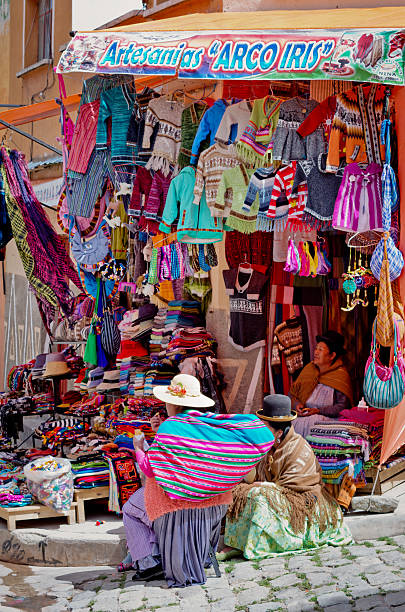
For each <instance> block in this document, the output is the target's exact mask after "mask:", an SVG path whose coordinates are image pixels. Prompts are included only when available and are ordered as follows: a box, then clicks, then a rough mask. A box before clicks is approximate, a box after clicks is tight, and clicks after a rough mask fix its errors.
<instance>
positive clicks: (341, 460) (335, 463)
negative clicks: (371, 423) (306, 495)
mask: <svg viewBox="0 0 405 612" xmlns="http://www.w3.org/2000/svg"><path fill="white" fill-rule="evenodd" d="M307 440H308V442H309V444H310V445H311V446H312V449H313V451H314V453H315V455H316V457H317V459H318V462H319V464H320V466H321V468H322V477H323V480H324V482H326V483H327V484H340V483H341V482H342V480H343V478H344V477H345V475H346V474H347V475H348V476H350V477H351V478H353V479H354V481H355V484H356V485H358V486H361V485H364V484H365V474H364V463H365V461H368V458H369V453H370V443H369V439H368V433H367V428H366V427H364V426H363V425H361V424H359V423H353V422H350V421H347V422H344V423H343V422H342V421H341V420H337V419H336V420H328V421H322V422H320V423H315V425H314V426H313V427H312V428H311V431H310V435H309V436H308V437H307Z"/></svg>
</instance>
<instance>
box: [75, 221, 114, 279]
mask: <svg viewBox="0 0 405 612" xmlns="http://www.w3.org/2000/svg"><path fill="white" fill-rule="evenodd" d="M109 253H110V236H109V232H108V227H107V225H106V224H105V223H103V224H102V225H100V227H99V228H98V230H97V233H96V234H95V235H94V236H91V238H86V239H83V238H82V237H81V235H80V232H79V231H77V232H76V233H75V234H74V236H73V239H72V254H73V257H74V258H75V260H76V262H77V264H78V265H79V266H80V268H84V269H85V270H87V271H91V270H98V268H99V266H100V265H101V264H102V262H103V261H105V259H106V258H107V256H108V255H109Z"/></svg>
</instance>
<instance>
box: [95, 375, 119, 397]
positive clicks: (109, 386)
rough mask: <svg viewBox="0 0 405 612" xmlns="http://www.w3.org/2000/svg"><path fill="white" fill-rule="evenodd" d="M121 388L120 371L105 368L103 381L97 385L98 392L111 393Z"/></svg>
mask: <svg viewBox="0 0 405 612" xmlns="http://www.w3.org/2000/svg"><path fill="white" fill-rule="evenodd" d="M119 390H120V371H119V370H117V369H114V370H105V371H104V376H103V380H102V382H101V383H100V384H99V385H98V386H97V393H109V392H112V391H119Z"/></svg>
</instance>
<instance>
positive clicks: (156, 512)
mask: <svg viewBox="0 0 405 612" xmlns="http://www.w3.org/2000/svg"><path fill="white" fill-rule="evenodd" d="M231 503H232V491H227V492H226V493H222V494H221V495H215V497H211V498H210V499H206V500H205V501H199V502H193V501H187V500H182V499H171V498H170V497H169V496H168V495H167V494H166V493H165V492H164V491H163V489H162V488H161V487H160V486H159V485H158V484H157V482H156V480H155V478H146V485H145V509H146V513H147V515H148V517H149V520H150V521H152V522H153V521H155V520H156V519H157V518H159V516H163V515H164V514H168V513H169V512H176V510H186V509H187V510H190V509H194V508H210V507H212V506H222V505H229V504H231Z"/></svg>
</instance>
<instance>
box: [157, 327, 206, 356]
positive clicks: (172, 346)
mask: <svg viewBox="0 0 405 612" xmlns="http://www.w3.org/2000/svg"><path fill="white" fill-rule="evenodd" d="M215 345H216V343H215V340H214V338H213V337H212V336H211V334H209V333H208V332H207V330H206V329H205V327H192V328H191V327H187V328H182V329H176V330H175V331H174V332H173V335H172V339H171V340H170V342H169V344H168V347H167V350H166V357H167V358H168V359H170V360H171V361H174V362H176V363H178V362H179V361H182V360H183V359H186V358H187V357H204V356H205V357H215V353H214V349H215Z"/></svg>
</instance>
